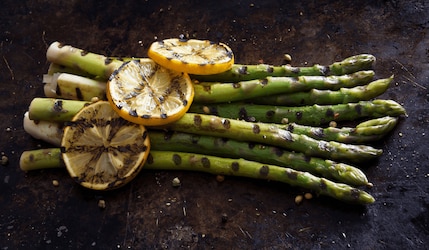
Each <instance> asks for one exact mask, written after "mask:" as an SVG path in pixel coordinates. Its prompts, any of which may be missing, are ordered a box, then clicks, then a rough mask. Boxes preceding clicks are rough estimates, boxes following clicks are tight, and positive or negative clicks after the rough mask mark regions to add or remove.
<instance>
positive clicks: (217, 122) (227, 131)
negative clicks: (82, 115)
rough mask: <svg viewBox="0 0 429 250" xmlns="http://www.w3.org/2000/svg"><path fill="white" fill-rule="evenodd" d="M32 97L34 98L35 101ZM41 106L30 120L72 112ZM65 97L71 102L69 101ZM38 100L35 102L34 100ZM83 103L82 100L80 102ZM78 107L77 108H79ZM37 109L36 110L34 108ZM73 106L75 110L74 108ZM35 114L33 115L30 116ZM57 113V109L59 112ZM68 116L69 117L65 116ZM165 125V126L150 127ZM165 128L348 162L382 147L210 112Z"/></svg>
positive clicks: (368, 156) (62, 118)
mask: <svg viewBox="0 0 429 250" xmlns="http://www.w3.org/2000/svg"><path fill="white" fill-rule="evenodd" d="M37 99H40V98H35V100H33V102H32V104H33V103H34V102H37ZM44 99H47V100H48V101H44V102H42V103H45V104H44V109H41V110H32V107H33V106H38V105H36V104H34V105H30V109H29V115H30V119H32V120H48V121H54V120H57V121H69V120H71V119H72V117H73V115H72V112H71V111H69V112H67V113H66V114H67V115H65V116H58V112H56V111H55V109H54V108H52V107H56V106H57V105H56V104H55V103H57V102H58V100H56V101H55V102H53V101H52V100H55V99H50V98H44ZM69 101H70V102H72V103H70V104H69ZM61 102H62V103H63V104H62V105H63V106H65V105H73V104H75V103H77V102H79V101H71V100H61ZM37 103H39V102H37ZM82 103H83V104H82ZM85 103H86V102H82V101H81V102H80V104H77V105H76V106H77V107H79V106H80V108H81V107H82V105H85ZM80 108H79V109H80ZM36 111H37V112H36ZM77 111H78V110H76V111H75V112H77ZM32 114H33V117H35V119H33V118H32ZM60 114H61V113H60ZM65 118H68V119H69V120H66V119H65ZM153 128H165V127H153ZM166 128H169V129H171V130H175V131H180V132H187V133H194V134H200V135H212V136H219V137H225V138H230V139H235V140H239V141H252V142H258V143H262V144H269V145H272V146H279V147H283V148H285V149H289V150H293V151H297V152H302V153H305V154H306V155H308V156H317V157H322V158H330V159H332V160H346V161H351V162H362V161H365V160H369V159H374V158H376V157H378V156H379V155H380V154H381V153H382V150H380V149H375V148H373V147H370V146H365V145H350V144H344V143H339V142H334V141H323V140H320V141H319V140H315V139H313V138H310V137H308V136H306V135H298V134H294V133H291V132H289V131H288V130H286V129H282V128H280V127H279V126H278V125H273V124H268V123H253V122H247V121H240V120H235V119H227V118H222V117H217V116H212V115H203V114H191V113H187V114H185V115H184V116H183V117H182V118H180V119H179V120H178V121H176V122H174V123H171V124H169V125H167V127H166Z"/></svg>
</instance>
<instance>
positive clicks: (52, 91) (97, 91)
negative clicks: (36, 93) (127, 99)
mask: <svg viewBox="0 0 429 250" xmlns="http://www.w3.org/2000/svg"><path fill="white" fill-rule="evenodd" d="M43 82H44V84H45V85H44V92H45V95H46V96H47V97H54V98H58V97H61V98H65V99H72V100H81V101H90V100H91V99H92V98H94V97H96V98H98V99H100V100H101V99H106V97H105V96H106V82H104V81H97V80H93V79H90V78H86V77H83V76H78V75H73V74H68V73H54V74H52V75H49V74H45V75H43Z"/></svg>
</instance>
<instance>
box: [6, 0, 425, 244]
mask: <svg viewBox="0 0 429 250" xmlns="http://www.w3.org/2000/svg"><path fill="white" fill-rule="evenodd" d="M125 2H126V1H99V3H97V2H96V1H80V0H71V1H48V0H46V1H43V0H40V1H10V0H6V1H3V2H2V4H1V5H2V6H1V8H0V31H1V33H0V38H1V40H0V41H1V42H0V54H1V58H0V86H1V87H0V95H1V100H0V103H1V107H2V109H1V110H2V111H1V114H0V119H1V121H2V122H1V125H0V133H1V141H0V151H1V153H2V154H3V155H6V156H7V157H8V158H9V163H8V164H7V165H6V166H0V190H1V191H0V247H1V249H27V248H29V247H31V248H34V249H76V248H83V249H89V248H94V249H115V248H117V249H128V248H131V249H162V248H168V249H178V248H191V249H211V248H214V249H262V248H263V249H345V248H351V249H424V248H426V247H427V245H428V244H429V197H428V193H429V163H428V162H429V153H428V146H429V143H428V137H429V132H428V131H427V128H428V124H429V122H428V121H429V106H428V105H429V91H428V89H427V88H428V87H429V79H428V77H429V34H428V28H429V15H428V13H429V2H428V1H414V0H411V1H407V0H396V1H394V0H392V1H387V0H386V1H380V0H367V1H290V2H289V1H235V3H234V1H223V0H219V1H216V2H215V1H194V0H190V1H165V0H159V1H151V0H148V1H139V2H141V3H137V2H138V1H135V2H132V1H129V2H126V3H125ZM180 34H185V35H188V36H189V37H196V38H199V39H210V40H215V41H222V42H225V43H227V44H228V45H230V47H231V48H232V49H233V50H234V52H235V55H236V61H237V62H240V63H257V62H259V61H260V60H264V61H265V62H267V63H271V64H281V63H282V61H283V54H284V53H288V54H290V55H291V56H292V64H293V65H296V66H302V65H305V64H307V65H311V64H314V63H320V64H329V63H331V62H333V61H336V60H340V59H343V58H345V57H348V56H351V55H354V54H359V53H371V54H374V55H375V56H376V57H377V64H376V66H375V70H376V77H378V78H381V77H389V76H390V75H392V74H394V75H395V81H394V84H393V85H392V87H391V88H390V89H389V90H388V91H387V92H386V93H385V94H383V96H382V97H383V98H390V99H394V100H396V101H398V102H399V103H401V104H403V105H404V106H405V108H406V109H407V111H408V114H409V116H408V117H407V118H402V119H401V121H400V124H399V125H398V126H397V128H396V129H395V130H394V131H393V132H392V133H391V134H390V135H389V136H388V137H387V138H385V139H384V140H383V141H381V142H380V143H378V144H377V146H378V147H380V148H382V149H384V154H383V155H382V156H381V157H380V159H379V160H378V161H377V162H373V163H371V164H368V165H367V166H364V170H365V172H366V173H367V175H368V178H369V179H370V181H371V182H372V183H373V184H374V187H373V188H372V189H371V190H369V192H370V193H371V194H372V195H374V197H375V198H376V202H375V203H374V204H372V205H368V206H365V207H360V206H353V205H348V204H344V203H342V202H339V201H335V200H333V199H330V198H324V197H316V198H313V199H312V200H306V201H304V202H303V203H302V204H301V205H299V206H298V205H296V204H295V203H294V198H295V196H296V195H298V194H302V193H303V190H300V189H297V188H293V187H290V186H288V185H284V184H279V183H274V182H266V181H255V180H249V179H244V178H233V177H226V179H225V181H224V182H218V181H216V178H215V177H214V176H211V175H207V174H202V173H191V172H172V171H143V172H142V173H141V174H140V175H139V176H138V177H137V178H136V179H135V180H134V181H133V182H132V183H131V184H130V185H128V186H126V187H124V188H122V189H120V190H116V191H113V192H108V193H100V192H93V191H88V190H86V189H84V188H82V187H80V186H79V185H78V184H76V183H75V182H74V181H73V180H72V179H71V178H69V176H68V174H67V172H66V171H65V170H63V169H56V170H42V171H35V172H30V173H24V172H22V171H21V170H20V169H19V166H18V161H19V156H20V153H21V152H22V151H23V150H30V149H36V148H40V147H47V146H49V145H46V144H44V143H42V142H40V141H37V140H34V139H32V138H31V137H30V136H28V135H27V134H26V133H25V132H24V130H23V127H22V118H23V114H24V112H25V111H26V110H27V108H28V105H29V103H30V101H31V100H32V98H33V97H36V96H42V95H43V91H42V82H41V78H42V74H44V73H45V72H46V70H47V67H48V64H47V62H46V59H45V52H46V49H47V46H48V45H49V44H50V43H51V42H53V41H61V42H64V43H67V44H70V45H73V46H76V47H79V48H84V49H86V50H89V51H93V52H96V53H102V54H106V55H115V56H137V57H144V56H146V50H147V48H148V46H149V45H150V44H151V43H152V42H153V41H155V40H156V39H163V38H170V37H177V36H179V35H180ZM174 177H179V178H180V180H181V182H182V186H181V187H180V188H173V187H172V185H171V181H172V179H173V178H174ZM53 180H58V181H59V184H60V185H59V186H58V187H54V186H53V185H52V181H53ZM100 199H103V200H105V201H106V208H105V209H100V208H99V207H98V205H97V203H98V200H100Z"/></svg>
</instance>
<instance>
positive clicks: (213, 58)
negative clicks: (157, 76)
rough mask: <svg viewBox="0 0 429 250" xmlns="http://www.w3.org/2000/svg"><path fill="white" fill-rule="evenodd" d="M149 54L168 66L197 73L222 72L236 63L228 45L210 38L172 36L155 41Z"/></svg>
mask: <svg viewBox="0 0 429 250" xmlns="http://www.w3.org/2000/svg"><path fill="white" fill-rule="evenodd" d="M148 56H149V57H150V58H151V59H152V60H154V61H155V62H157V63H158V64H160V65H162V66H164V67H166V68H169V69H173V70H176V71H183V72H187V73H189V74H195V75H211V74H217V73H221V72H224V71H227V70H229V69H230V68H231V67H232V65H233V64H234V54H233V53H232V50H231V49H230V48H229V47H228V46H227V45H225V44H223V43H213V42H211V41H208V40H196V39H190V40H186V39H183V38H179V39H176V38H171V39H166V40H162V41H158V42H154V43H152V45H151V46H150V47H149V51H148Z"/></svg>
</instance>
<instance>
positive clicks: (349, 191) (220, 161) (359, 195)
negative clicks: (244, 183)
mask: <svg viewBox="0 0 429 250" xmlns="http://www.w3.org/2000/svg"><path fill="white" fill-rule="evenodd" d="M144 168H146V169H155V170H160V169H163V170H190V171H201V172H207V173H210V174H215V175H231V176H241V177H248V178H254V179H265V180H272V181H279V182H284V183H287V184H289V185H291V186H297V187H302V188H306V189H309V190H312V191H314V192H316V193H318V194H320V195H326V196H330V197H332V198H335V199H338V200H341V201H345V202H350V203H357V204H371V203H373V202H374V201H375V199H374V198H373V197H372V196H371V195H370V194H368V193H367V192H365V191H363V190H360V189H357V188H354V187H351V186H349V185H347V184H343V183H335V182H332V181H330V180H327V179H324V178H319V177H316V176H314V175H312V174H310V173H308V172H301V171H296V170H293V169H290V168H283V167H278V166H275V165H266V164H262V163H259V162H254V161H247V160H244V159H229V158H223V157H216V156H208V155H200V154H193V153H179V152H167V151H151V152H150V155H149V159H148V161H147V162H146V164H145V165H144Z"/></svg>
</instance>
